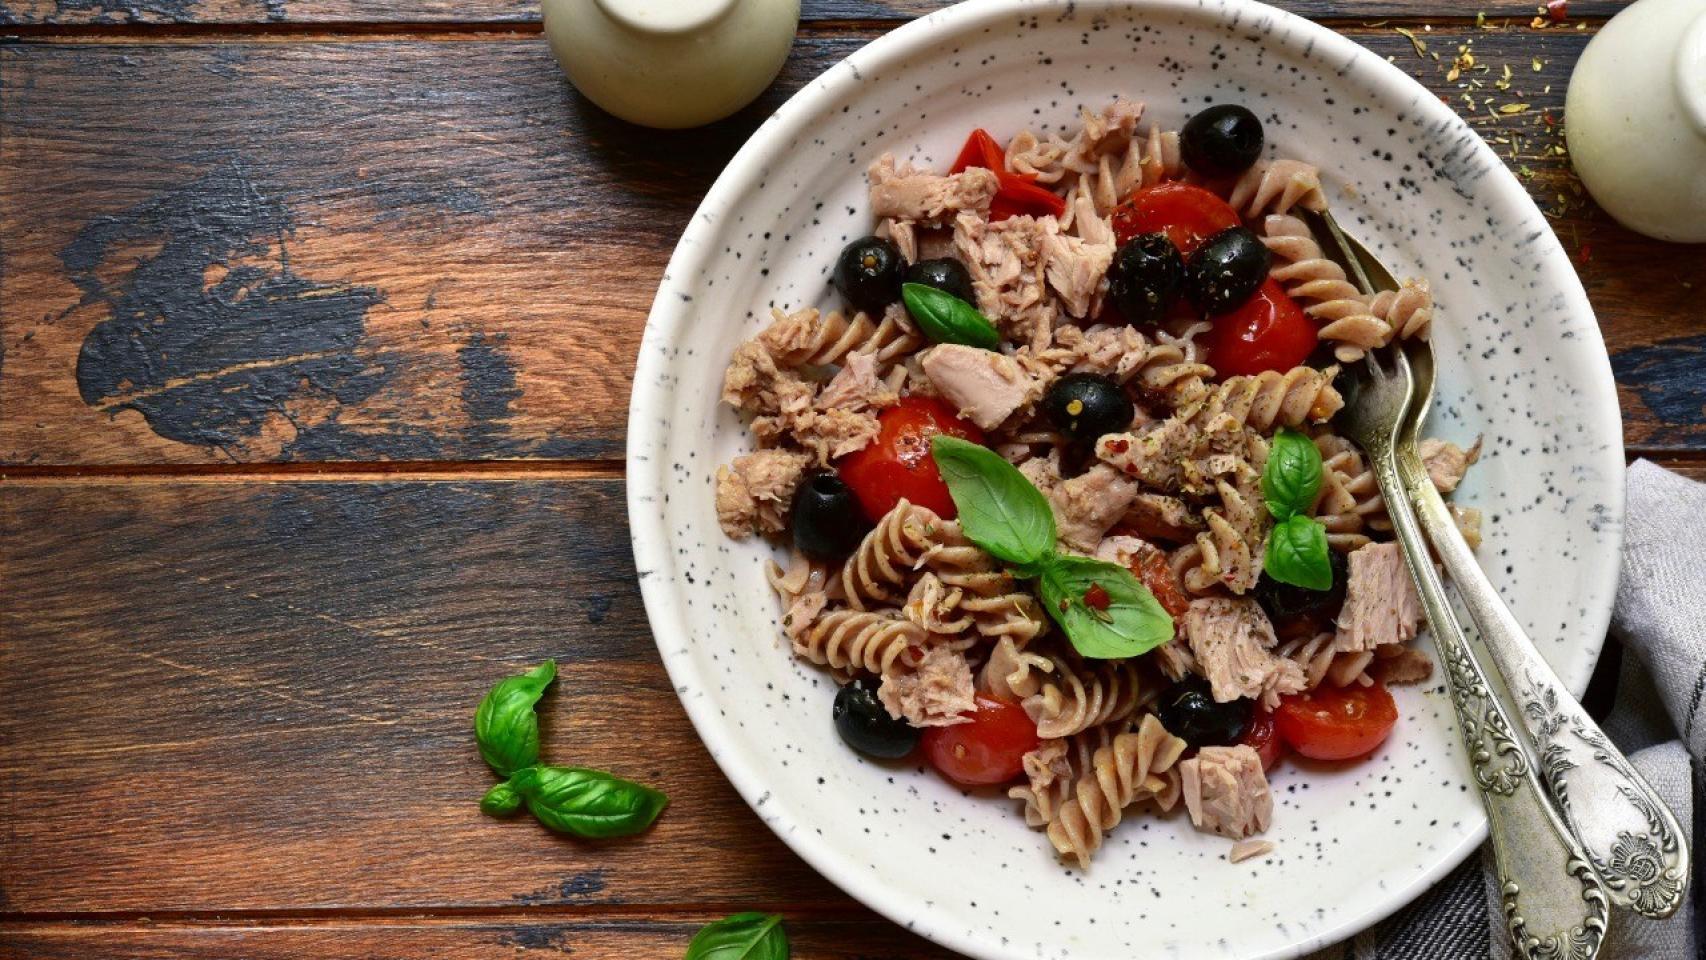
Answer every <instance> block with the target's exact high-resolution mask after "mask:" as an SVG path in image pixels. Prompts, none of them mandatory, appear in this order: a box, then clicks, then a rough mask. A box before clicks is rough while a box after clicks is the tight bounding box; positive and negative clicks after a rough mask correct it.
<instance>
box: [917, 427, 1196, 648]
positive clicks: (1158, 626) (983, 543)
mask: <svg viewBox="0 0 1706 960" xmlns="http://www.w3.org/2000/svg"><path fill="white" fill-rule="evenodd" d="M930 452H931V455H932V456H933V457H934V458H935V460H936V466H937V468H938V469H939V470H941V472H942V479H943V480H945V481H947V484H948V493H949V495H950V496H952V497H953V498H954V506H955V507H957V508H958V509H959V513H960V529H962V530H964V531H965V534H966V536H968V537H970V538H971V541H972V542H973V543H975V544H977V545H978V546H979V547H981V548H983V550H984V551H985V552H987V553H989V554H990V555H991V556H993V557H995V558H997V559H999V560H1001V561H1003V562H1005V563H1007V564H1008V565H1009V566H1011V567H1012V568H1013V572H1014V573H1016V574H1019V575H1020V576H1024V577H1036V578H1037V579H1038V583H1039V591H1040V592H1041V593H1042V597H1043V607H1044V608H1045V609H1047V610H1048V612H1049V616H1051V617H1053V618H1054V621H1055V622H1056V623H1058V624H1060V628H1061V630H1062V631H1064V632H1065V633H1066V639H1067V640H1069V641H1071V643H1072V646H1073V649H1075V650H1077V651H1078V652H1079V653H1080V654H1082V655H1083V656H1085V657H1089V658H1092V659H1102V660H1106V659H1113V658H1117V657H1135V656H1137V655H1139V654H1142V653H1148V652H1149V651H1150V650H1153V649H1155V648H1156V647H1159V646H1160V645H1162V644H1163V643H1166V642H1167V641H1168V640H1171V639H1172V638H1173V618H1172V617H1170V616H1168V615H1167V611H1166V610H1164V609H1162V607H1161V604H1160V603H1159V602H1158V601H1157V600H1156V599H1155V595H1154V594H1152V593H1150V592H1149V588H1148V587H1145V586H1144V585H1143V583H1142V582H1141V581H1139V580H1138V579H1137V578H1136V577H1135V576H1132V573H1131V571H1130V570H1127V569H1126V568H1125V567H1122V566H1120V565H1119V564H1117V563H1108V562H1106V561H1102V560H1096V559H1093V558H1091V557H1078V556H1069V555H1063V554H1059V553H1056V552H1055V549H1054V541H1055V523H1054V513H1053V511H1052V510H1050V509H1049V504H1048V499H1047V498H1046V497H1044V496H1043V495H1042V492H1041V491H1039V490H1038V489H1037V488H1036V487H1034V486H1032V485H1031V482H1030V481H1029V480H1027V479H1025V475H1024V474H1022V473H1020V472H1019V471H1018V469H1017V468H1016V467H1014V466H1013V465H1012V464H1010V463H1008V462H1007V461H1006V460H1003V459H1002V458H1001V456H1000V455H999V454H997V453H995V451H993V450H990V449H988V448H986V447H981V446H978V445H977V444H975V443H971V442H970V441H967V440H961V439H959V438H958V437H951V436H948V435H947V434H937V435H936V436H934V437H932V438H931V439H930Z"/></svg>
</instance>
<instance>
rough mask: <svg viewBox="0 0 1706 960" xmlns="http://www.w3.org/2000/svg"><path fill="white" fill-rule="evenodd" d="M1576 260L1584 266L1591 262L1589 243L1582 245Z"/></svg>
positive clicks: (1591, 248)
mask: <svg viewBox="0 0 1706 960" xmlns="http://www.w3.org/2000/svg"><path fill="white" fill-rule="evenodd" d="M1576 259H1577V261H1578V262H1580V263H1581V264H1582V265H1584V266H1585V265H1586V264H1587V262H1588V261H1589V260H1592V259H1593V244H1591V243H1584V244H1582V249H1581V252H1580V253H1578V254H1576Z"/></svg>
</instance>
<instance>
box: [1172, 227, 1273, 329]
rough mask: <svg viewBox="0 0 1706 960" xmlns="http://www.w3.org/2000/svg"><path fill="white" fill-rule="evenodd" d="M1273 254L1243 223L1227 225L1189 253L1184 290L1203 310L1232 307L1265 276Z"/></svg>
mask: <svg viewBox="0 0 1706 960" xmlns="http://www.w3.org/2000/svg"><path fill="white" fill-rule="evenodd" d="M1272 261H1273V254H1271V253H1269V252H1268V248H1267V247H1265V246H1263V245H1262V241H1261V238H1259V237H1257V236H1256V235H1255V234H1254V233H1251V232H1250V231H1249V230H1248V229H1246V228H1244V227H1227V228H1226V229H1225V230H1222V231H1220V232H1219V233H1217V234H1215V235H1214V236H1212V237H1209V238H1208V239H1207V240H1204V241H1203V245H1202V246H1200V247H1198V248H1197V251H1196V252H1195V253H1193V254H1191V259H1190V262H1188V263H1186V264H1185V294H1186V295H1187V296H1189V297H1190V298H1191V300H1192V302H1194V303H1195V304H1196V305H1197V306H1198V307H1199V308H1200V309H1201V310H1202V311H1203V312H1204V313H1207V314H1209V315H1211V316H1212V315H1214V314H1218V313H1226V312H1227V311H1230V310H1236V309H1237V308H1239V307H1240V306H1243V304H1244V301H1246V300H1248V299H1250V294H1252V293H1255V292H1256V288H1257V287H1259V286H1261V285H1262V281H1263V280H1265V279H1267V276H1268V264H1270V263H1271V262H1272Z"/></svg>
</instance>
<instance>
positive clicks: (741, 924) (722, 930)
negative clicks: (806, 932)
mask: <svg viewBox="0 0 1706 960" xmlns="http://www.w3.org/2000/svg"><path fill="white" fill-rule="evenodd" d="M686 960H788V934H787V933H786V932H785V931H783V929H782V918H781V917H779V916H777V915H776V914H774V913H737V914H734V915H733V916H729V917H724V918H723V919H721V920H717V921H715V922H713V923H708V924H706V925H705V926H704V927H703V928H702V929H700V931H699V932H698V934H696V935H695V936H694V937H693V942H692V943H690V944H688V945H687V958H686Z"/></svg>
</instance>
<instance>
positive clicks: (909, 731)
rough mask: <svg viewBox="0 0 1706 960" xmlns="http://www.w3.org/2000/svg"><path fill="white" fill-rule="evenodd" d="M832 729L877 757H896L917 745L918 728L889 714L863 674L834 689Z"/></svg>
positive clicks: (842, 737)
mask: <svg viewBox="0 0 1706 960" xmlns="http://www.w3.org/2000/svg"><path fill="white" fill-rule="evenodd" d="M834 712H835V730H836V732H837V733H840V734H841V739H842V740H843V741H845V742H846V744H847V745H848V746H850V747H852V748H853V749H854V750H857V751H859V752H860V753H862V754H864V755H865V756H867V757H876V758H878V759H880V760H899V759H900V758H901V757H904V756H906V755H907V754H909V753H911V752H912V750H913V748H914V747H916V746H918V730H917V729H916V728H915V727H913V726H912V724H910V723H907V722H906V721H905V720H898V719H896V718H894V717H891V716H889V711H888V708H886V707H884V706H883V704H882V701H880V700H878V699H877V690H876V686H875V685H874V684H872V683H871V682H870V681H869V680H867V679H865V678H864V677H859V678H857V679H855V680H854V681H853V682H852V683H849V684H847V685H846V686H844V687H842V688H841V689H840V690H837V691H836V692H835V711H834Z"/></svg>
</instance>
